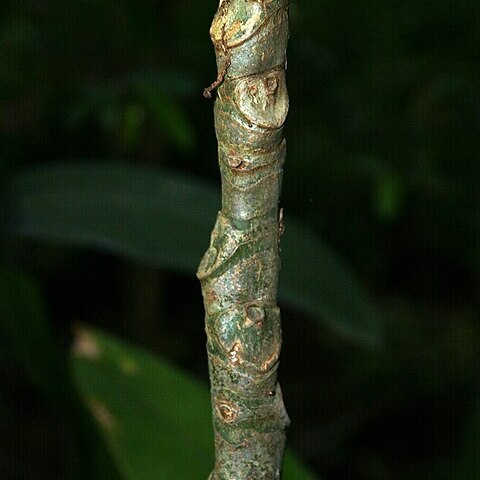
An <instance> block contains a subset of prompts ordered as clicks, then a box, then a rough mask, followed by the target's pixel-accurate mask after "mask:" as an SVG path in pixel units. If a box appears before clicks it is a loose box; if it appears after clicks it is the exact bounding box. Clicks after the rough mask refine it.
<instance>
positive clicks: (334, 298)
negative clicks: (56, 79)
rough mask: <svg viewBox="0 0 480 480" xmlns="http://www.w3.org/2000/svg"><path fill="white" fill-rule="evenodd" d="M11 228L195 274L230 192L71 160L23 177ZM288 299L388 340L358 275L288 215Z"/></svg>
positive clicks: (371, 337)
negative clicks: (222, 202) (222, 200)
mask: <svg viewBox="0 0 480 480" xmlns="http://www.w3.org/2000/svg"><path fill="white" fill-rule="evenodd" d="M8 198H9V200H8V201H7V202H6V213H7V215H6V217H7V220H6V221H5V222H4V223H3V226H2V230H3V231H5V232H6V233H7V234H10V235H21V236H26V237H30V238H36V239H46V240H51V241H55V242H61V243H67V244H77V245H83V246H89V247H90V246H94V247H97V248H102V249H105V250H108V251H112V252H115V253H118V254H122V255H126V256H129V257H131V258H133V259H136V260H139V261H143V262H146V263H149V264H152V265H158V266H162V267H166V268H171V269H175V270H181V271H185V272H189V273H192V272H194V271H195V269H196V267H197V265H198V264H199V261H200V258H201V256H202V255H203V253H204V252H205V250H206V248H207V246H208V245H207V243H208V239H209V236H210V231H211V228H212V226H213V223H214V221H215V214H216V211H217V210H218V207H219V201H220V195H219V194H218V192H217V190H216V189H215V188H213V187H212V186H211V185H210V184H208V183H204V182H202V181H200V180H195V179H193V178H189V177H186V176H182V175H179V174H174V173H172V172H169V171H165V170H161V169H148V168H145V167H138V166H133V165H127V164H121V163H117V164H114V163H98V162H97V163H89V164H88V163H86V164H79V163H70V164H60V165H50V166H47V167H42V168H33V169H31V170H25V171H23V172H21V173H18V174H16V175H15V177H14V178H13V179H12V182H11V184H10V189H9V197H8ZM282 262H283V267H282V274H281V281H280V297H281V300H284V301H285V302H286V303H287V304H289V305H291V306H292V307H294V308H296V309H298V310H300V311H302V312H305V313H307V314H308V315H310V316H312V317H313V318H316V319H317V320H319V321H320V322H321V323H322V324H324V325H327V326H328V327H329V328H332V329H334V330H335V331H336V332H338V333H340V334H342V335H343V336H346V337H348V338H349V339H350V340H352V341H354V342H358V343H360V344H363V345H369V346H370V345H373V344H376V343H378V341H379V338H380V332H379V314H378V312H377V310H376V309H375V307H374V306H373V305H372V303H371V302H370V300H369V298H368V296H367V294H366V293H365V292H364V291H363V289H362V288H361V287H360V285H359V284H358V283H357V282H356V281H355V279H354V278H353V275H352V274H351V273H350V272H349V270H348V268H347V267H346V266H345V265H344V264H343V263H342V262H341V261H340V260H339V259H337V258H336V256H335V255H334V253H333V252H332V251H331V250H330V249H329V248H328V247H326V246H325V245H324V244H323V243H322V242H321V241H320V240H319V239H318V238H317V237H316V236H315V235H313V234H312V233H311V232H309V231H308V230H307V229H305V228H303V227H302V226H301V225H299V224H297V222H295V221H294V220H291V219H289V218H287V229H286V233H285V235H284V240H283V241H282Z"/></svg>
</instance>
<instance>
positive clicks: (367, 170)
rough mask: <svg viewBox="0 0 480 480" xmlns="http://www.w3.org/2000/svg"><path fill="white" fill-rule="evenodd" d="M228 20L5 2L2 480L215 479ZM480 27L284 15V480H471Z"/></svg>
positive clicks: (139, 9)
mask: <svg viewBox="0 0 480 480" xmlns="http://www.w3.org/2000/svg"><path fill="white" fill-rule="evenodd" d="M216 7H217V2H215V1H214V0H210V1H206V0H183V1H171V0H164V1H152V0H137V1H135V2H133V1H130V0H115V1H113V0H112V1H107V0H102V1H98V0H95V1H94V0H81V1H79V0H76V1H75V0H63V1H58V0H43V1H40V2H39V1H36V2H33V1H31V0H15V1H13V0H5V1H3V2H2V4H1V5H0V59H1V62H0V174H1V180H0V201H1V202H2V203H1V215H0V228H1V235H2V238H1V246H2V249H1V252H0V267H1V270H0V331H1V336H0V477H1V478H2V479H5V480H17V479H18V480H20V479H27V478H36V479H37V480H43V479H49V480H55V479H75V480H76V479H93V480H95V479H97V478H98V479H99V480H100V479H102V480H105V479H112V480H120V479H124V480H153V478H158V479H163V478H166V479H171V478H179V479H181V480H184V479H185V480H189V479H192V480H193V479H198V478H200V477H202V478H203V477H205V478H206V475H207V473H208V468H209V466H210V464H211V447H212V445H213V441H210V440H211V438H210V437H211V432H210V430H209V428H210V426H209V418H208V399H207V395H206V390H205V389H206V386H207V364H206V352H205V334H204V331H203V328H204V326H203V325H204V324H203V315H204V313H203V306H202V299H201V294H200V288H199V284H198V282H197V280H196V278H195V275H194V273H195V270H196V267H197V264H198V263H199V261H200V258H201V256H202V254H203V252H204V251H205V249H206V247H207V245H208V241H209V232H210V230H211V228H212V227H213V223H214V221H215V214H216V211H217V209H218V208H219V207H220V192H219V180H220V179H219V173H218V167H217V161H216V158H217V157H216V141H215V134H214V129H213V102H212V101H209V100H205V99H204V98H203V97H202V90H203V88H204V87H205V86H207V85H209V84H210V83H211V82H212V81H213V80H214V79H215V77H216V67H215V57H214V52H213V47H212V44H211V42H210V39H209V36H208V29H209V26H210V23H211V19H212V17H213V14H214V12H215V9H216ZM479 20H480V9H479V6H478V2H477V1H476V0H464V1H462V2H453V1H447V0H437V1H435V2H434V1H430V0H426V1H423V2H415V1H413V0H404V1H402V2H398V1H394V0H377V1H363V2H348V1H343V0H335V1H333V0H320V1H319V0H315V1H314V0H303V1H298V2H297V1H295V2H292V5H291V39H290V43H289V55H288V57H289V62H288V71H287V80H288V89H289V94H290V105H291V107H290V113H289V116H288V120H287V125H286V138H287V144H288V155H287V163H286V167H285V178H284V188H283V194H282V202H281V206H283V208H284V210H285V222H286V232H285V236H284V241H283V244H282V265H283V267H282V272H281V279H280V282H281V287H280V305H281V307H282V318H283V331H284V346H283V353H282V363H281V368H280V380H281V384H282V387H283V391H284V397H285V403H286V406H287V410H288V412H289V414H290V417H291V419H292V426H291V428H290V429H289V433H288V437H289V446H290V447H291V451H293V452H295V454H296V456H297V458H301V459H302V461H303V463H304V464H305V465H308V467H309V469H310V470H311V472H308V471H307V470H306V469H305V468H304V467H301V466H299V465H298V463H295V464H294V460H292V463H291V464H290V463H289V464H288V470H287V472H286V477H287V476H288V478H286V480H289V479H290V480H295V479H297V480H302V479H310V478H312V479H313V478H323V479H325V480H343V479H351V480H374V479H382V480H415V479H419V480H420V479H422V480H447V479H451V480H462V479H466V480H467V479H468V480H471V479H473V478H477V477H479V476H480V394H479V390H478V374H479V365H480V364H479V359H480V358H479V353H480V325H479V320H478V289H479V270H478V268H479V263H480V262H479V260H480V255H479V254H480V246H479V237H478V227H479V225H480V208H479V198H478V182H479V180H480V178H479V153H480V150H479V146H480V98H479V94H478V92H479V85H480V77H479V68H478V64H479V63H478V62H479V61H480V58H479V57H480V55H479V45H480V29H479V28H478V25H479ZM92 329H93V330H92ZM98 331H103V332H108V335H106V336H104V335H103V334H99V333H97V332H98ZM110 335H113V336H114V337H111V336H110ZM115 338H117V339H118V338H120V339H122V341H123V342H126V343H118V341H117V340H115ZM72 343H75V345H76V347H75V349H74V350H75V354H71V351H72ZM131 345H135V346H136V347H137V348H138V347H139V348H142V349H143V350H146V351H149V352H150V353H152V354H154V355H155V356H156V358H157V359H159V360H158V361H155V360H153V359H152V358H151V357H149V356H145V354H144V353H143V352H141V351H139V350H137V349H133V350H132V347H131ZM179 370H181V371H182V372H186V373H187V376H185V377H184V376H183V373H179ZM195 432H196V433H195ZM162 435H163V436H162ZM189 465H190V467H189ZM189 468H190V470H189ZM204 468H205V469H206V470H205V471H206V472H207V473H204V470H203V469H204ZM179 469H180V470H179ZM179 472H182V473H179Z"/></svg>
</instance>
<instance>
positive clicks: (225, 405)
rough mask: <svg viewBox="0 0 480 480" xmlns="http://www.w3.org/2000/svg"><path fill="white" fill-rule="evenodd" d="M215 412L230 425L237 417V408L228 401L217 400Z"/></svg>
mask: <svg viewBox="0 0 480 480" xmlns="http://www.w3.org/2000/svg"><path fill="white" fill-rule="evenodd" d="M216 407H217V411H218V413H219V415H220V417H221V418H222V420H223V421H224V422H225V423H232V422H234V421H235V419H236V418H237V416H238V412H239V408H238V407H237V406H236V405H234V404H233V403H232V402H229V401H228V400H218V402H217V405H216Z"/></svg>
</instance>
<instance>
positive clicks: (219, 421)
mask: <svg viewBox="0 0 480 480" xmlns="http://www.w3.org/2000/svg"><path fill="white" fill-rule="evenodd" d="M210 34H211V37H212V40H213V43H214V45H215V51H216V55H217V66H218V78H217V80H216V82H215V83H214V84H212V86H211V87H209V88H208V89H206V90H205V92H204V94H205V96H210V91H211V90H212V89H213V88H215V87H217V86H218V87H219V88H218V94H217V100H216V102H215V128H216V133H217V140H218V154H219V164H220V170H221V175H222V211H221V212H220V213H219V215H218V218H217V223H216V225H215V228H214V230H213V232H212V237H211V243H210V247H209V249H208V251H207V253H206V254H205V256H204V258H203V260H202V262H201V264H200V267H199V271H198V277H199V279H200V281H201V283H202V292H203V297H204V303H205V310H206V331H207V337H208V341H207V349H208V357H209V368H210V379H211V387H212V410H213V419H214V427H215V437H216V438H215V446H216V461H215V468H214V471H213V472H212V474H211V477H210V479H211V480H261V479H264V480H273V479H280V478H281V470H282V461H283V451H284V446H285V427H286V426H287V425H288V423H289V420H288V416H287V413H286V411H285V408H284V405H283V400H282V394H281V390H280V386H279V385H278V382H277V367H278V361H279V354H280V347H281V326H280V311H279V308H278V306H277V283H278V273H279V270H280V257H279V242H280V236H281V234H282V230H283V223H282V218H281V211H280V212H279V210H278V202H279V195H280V190H281V178H282V166H283V162H284V160H285V141H284V139H283V135H282V127H283V123H284V121H285V118H286V115H287V111H288V95H287V90H286V86H285V66H286V45H287V39H288V0H222V1H221V2H220V5H219V8H218V11H217V13H216V15H215V18H214V20H213V24H212V27H211V30H210Z"/></svg>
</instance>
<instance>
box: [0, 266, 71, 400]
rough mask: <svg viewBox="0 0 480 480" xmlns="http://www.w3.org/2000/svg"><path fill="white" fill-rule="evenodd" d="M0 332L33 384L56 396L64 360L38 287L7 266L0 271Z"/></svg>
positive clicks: (28, 277) (58, 391)
mask: <svg viewBox="0 0 480 480" xmlns="http://www.w3.org/2000/svg"><path fill="white" fill-rule="evenodd" d="M0 331H1V332H2V335H3V336H4V338H5V339H6V340H7V341H8V342H9V344H10V346H11V348H12V350H13V352H14V354H15V356H16V359H17V360H18V362H19V363H20V364H21V365H22V366H23V367H24V368H25V370H26V371H27V373H28V375H29V377H30V379H31V381H32V382H33V383H34V384H35V386H36V387H37V388H39V389H40V390H41V391H42V392H43V393H45V394H46V395H48V396H49V398H50V399H57V398H58V396H59V393H60V395H61V394H62V393H63V389H64V387H65V385H64V384H65V378H64V375H65V369H64V362H63V361H62V358H61V356H60V352H59V351H58V348H57V345H56V343H55V341H54V336H53V332H51V330H50V325H49V323H48V321H47V317H46V313H45V308H44V305H43V300H42V297H41V293H40V289H39V286H38V284H37V283H36V282H35V280H34V279H33V278H31V277H30V276H29V275H27V274H24V273H22V272H19V271H16V270H12V269H9V268H2V269H1V270H0Z"/></svg>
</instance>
